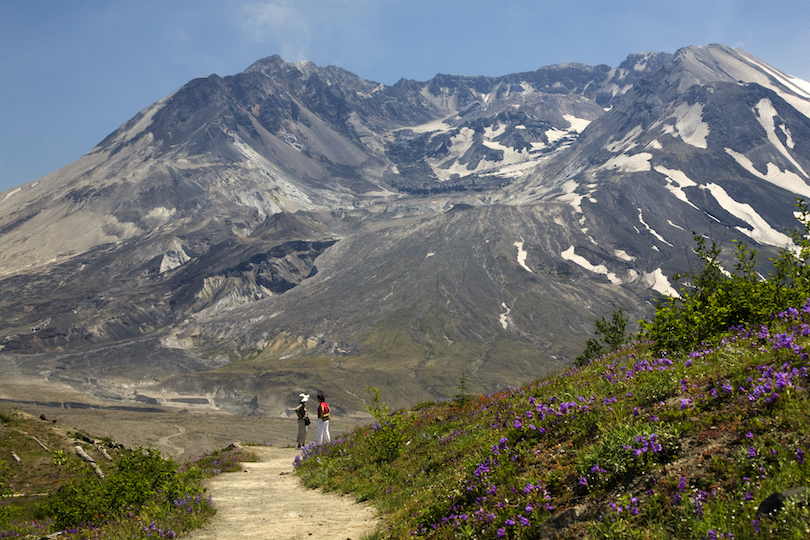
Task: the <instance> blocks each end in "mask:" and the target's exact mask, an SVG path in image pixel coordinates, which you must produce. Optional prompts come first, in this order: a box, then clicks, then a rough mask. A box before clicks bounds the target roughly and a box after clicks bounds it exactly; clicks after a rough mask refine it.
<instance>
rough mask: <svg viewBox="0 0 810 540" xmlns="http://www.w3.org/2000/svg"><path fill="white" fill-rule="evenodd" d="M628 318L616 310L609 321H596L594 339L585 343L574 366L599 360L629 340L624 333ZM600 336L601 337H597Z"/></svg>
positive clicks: (603, 319)
mask: <svg viewBox="0 0 810 540" xmlns="http://www.w3.org/2000/svg"><path fill="white" fill-rule="evenodd" d="M627 323H628V318H627V317H625V316H624V312H623V311H622V310H621V309H618V310H616V311H614V312H613V316H612V319H611V320H610V321H607V320H605V318H604V317H601V318H600V319H599V320H598V321H596V336H597V337H596V338H591V339H589V340H588V341H587V342H586V343H585V351H584V352H583V353H582V354H581V355H580V356H577V358H576V360H574V364H575V365H577V366H584V365H585V364H587V363H588V361H590V360H592V359H593V358H599V357H600V356H602V355H603V354H605V353H609V352H613V351H615V350H616V349H618V348H619V347H621V346H622V345H624V344H625V343H627V341H628V340H629V339H630V338H629V337H628V336H627V334H626V333H625V332H626V328H627ZM599 336H601V337H599Z"/></svg>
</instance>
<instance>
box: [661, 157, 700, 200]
mask: <svg viewBox="0 0 810 540" xmlns="http://www.w3.org/2000/svg"><path fill="white" fill-rule="evenodd" d="M655 171H656V172H658V173H661V174H663V175H664V176H665V177H666V179H667V189H668V190H669V191H670V192H671V193H672V194H673V195H675V196H676V197H677V198H678V199H680V200H682V201H683V202H685V203H686V204H688V205H690V206H692V207H693V208H695V209H698V207H697V206H695V205H694V204H692V203H691V202H690V201H689V198H688V197H687V196H686V193H684V191H683V188H685V187H695V186H697V183H695V182H694V181H692V180H690V179H689V177H688V176H686V174H684V173H683V171H679V170H676V169H667V168H666V167H663V166H661V165H659V166H657V167H656V168H655Z"/></svg>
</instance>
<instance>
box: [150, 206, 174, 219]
mask: <svg viewBox="0 0 810 540" xmlns="http://www.w3.org/2000/svg"><path fill="white" fill-rule="evenodd" d="M176 213H177V209H176V208H172V209H171V210H170V209H168V208H164V207H163V206H156V207H155V208H152V209H151V210H149V213H148V214H146V219H154V220H157V221H167V220H168V219H170V218H171V217H172V216H174V215H175V214H176Z"/></svg>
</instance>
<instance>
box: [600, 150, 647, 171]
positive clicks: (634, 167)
mask: <svg viewBox="0 0 810 540" xmlns="http://www.w3.org/2000/svg"><path fill="white" fill-rule="evenodd" d="M650 159H652V154H650V153H647V152H641V153H640V154H633V155H632V156H628V155H627V154H620V155H618V156H613V157H612V158H610V159H609V160H607V162H605V164H604V165H602V167H601V168H602V169H603V170H611V169H615V170H618V171H620V172H627V173H634V172H645V171H649V170H650V169H651V168H652V166H651V165H650Z"/></svg>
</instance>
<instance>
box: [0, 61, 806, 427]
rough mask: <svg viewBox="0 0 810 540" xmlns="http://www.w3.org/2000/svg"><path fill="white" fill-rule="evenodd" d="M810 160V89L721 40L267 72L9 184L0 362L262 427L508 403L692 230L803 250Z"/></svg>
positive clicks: (647, 309) (623, 301) (253, 69)
mask: <svg viewBox="0 0 810 540" xmlns="http://www.w3.org/2000/svg"><path fill="white" fill-rule="evenodd" d="M808 150H810V83H807V82H805V81H802V80H800V79H796V78H794V77H791V76H789V75H787V74H784V73H782V72H780V71H779V70H777V69H775V68H773V67H771V66H769V65H768V64H766V63H764V62H763V61H761V60H759V59H757V58H755V57H753V56H751V55H749V54H748V53H746V52H744V51H742V50H738V49H730V48H728V47H725V46H723V45H711V46H708V47H688V48H684V49H681V50H679V51H677V52H676V53H675V54H674V55H672V54H666V53H644V54H634V55H630V56H629V57H628V58H627V59H626V60H625V61H624V62H623V63H622V64H621V65H619V66H618V67H616V68H611V67H608V66H595V67H594V66H586V65H582V64H560V65H554V66H549V67H544V68H540V69H538V70H537V71H532V72H527V73H518V74H511V75H505V76H502V77H466V76H455V75H437V76H436V77H434V78H433V79H431V80H430V81H427V82H418V81H412V80H400V81H399V82H397V83H396V84H394V85H393V86H386V85H382V84H377V83H374V82H371V81H367V80H364V79H361V78H360V77H358V76H356V75H354V74H352V73H349V72H347V71H345V70H343V69H341V68H339V67H335V66H329V67H318V66H315V65H314V64H312V63H310V62H300V63H287V62H284V61H283V60H282V59H281V58H279V57H278V56H273V57H269V58H265V59H262V60H259V61H258V62H256V63H254V64H253V65H252V66H250V67H249V68H248V69H246V70H245V71H244V72H242V73H239V74H237V75H234V76H229V77H220V76H217V75H211V76H209V77H204V78H199V79H195V80H193V81H191V82H189V83H188V84H186V85H185V86H183V87H182V88H180V89H178V90H177V91H176V92H174V93H173V94H171V95H170V96H168V97H166V98H164V99H162V100H160V101H159V102H157V103H154V104H152V105H151V106H149V107H147V108H146V109H144V110H143V111H141V112H140V113H139V114H138V115H136V116H135V117H134V118H133V119H132V120H130V121H129V122H127V123H126V124H124V125H123V126H122V127H121V128H119V129H118V130H117V131H115V132H114V133H112V134H111V135H110V136H108V137H107V138H106V139H105V140H104V141H102V142H101V143H100V144H99V145H98V146H97V147H96V148H94V149H93V150H91V151H90V152H89V153H88V154H87V155H85V156H84V157H82V158H80V159H79V160H78V161H76V162H75V163H73V164H71V165H69V166H67V167H65V168H63V169H60V170H58V171H55V172H54V173H52V174H50V175H48V176H45V177H44V178H41V179H40V180H38V181H36V182H32V183H30V184H26V185H23V186H20V187H18V188H15V189H13V190H10V191H7V192H5V193H2V194H0V231H2V235H1V236H0V274H1V277H0V290H1V291H2V294H1V295H0V309H2V313H3V321H4V325H3V328H2V329H0V339H2V342H1V343H2V346H3V349H2V351H0V363H2V364H3V365H4V366H6V367H7V372H8V373H12V374H19V375H22V376H26V377H29V378H30V377H37V378H44V379H47V380H49V381H54V382H64V383H68V384H70V385H72V386H73V387H74V388H76V389H79V390H81V391H84V392H86V393H88V394H91V395H93V396H95V397H96V398H100V399H105V400H117V401H130V400H133V399H140V400H144V399H146V398H145V397H144V396H149V399H150V400H152V401H153V402H158V403H163V404H164V405H168V404H170V403H172V400H175V402H179V403H185V404H188V403H191V402H195V400H198V401H199V402H200V403H206V404H208V405H209V406H217V407H220V408H224V409H226V410H229V411H234V412H240V413H246V412H250V413H256V414H267V415H278V414H282V415H283V414H285V410H286V407H289V406H290V405H292V404H293V402H294V400H295V399H296V396H297V394H298V392H299V391H301V390H304V391H307V393H319V392H324V393H326V394H327V395H330V396H331V400H330V403H333V404H334V406H335V407H336V411H337V412H338V413H340V412H351V411H356V410H362V409H363V408H364V402H363V399H364V389H366V388H369V387H378V388H380V389H381V390H382V392H383V396H384V397H385V398H386V400H387V401H388V403H389V404H392V405H395V406H402V405H413V404H415V403H417V402H419V401H423V400H428V399H434V398H441V397H447V396H452V395H454V394H456V393H458V387H459V381H460V380H463V381H464V384H463V385H462V386H464V387H465V389H469V390H470V391H474V392H489V391H494V390H497V389H499V388H503V387H504V386H506V385H509V384H518V383H520V382H525V381H526V380H528V379H533V378H535V377H537V376H539V375H542V374H545V373H548V372H549V371H552V370H555V369H559V368H561V367H562V366H565V365H567V364H568V363H570V362H571V361H572V359H573V358H574V357H575V356H576V355H577V354H579V353H580V352H582V349H583V346H584V342H585V340H586V339H587V338H588V337H589V333H591V332H592V330H593V321H594V320H595V319H598V318H599V317H600V316H606V315H608V314H610V313H611V312H612V311H613V310H615V309H618V308H622V309H623V310H624V311H625V313H628V314H630V315H631V318H633V319H638V318H642V317H649V316H650V315H651V314H652V309H653V305H654V302H655V301H656V299H657V298H659V297H660V295H662V294H677V292H676V288H677V284H673V283H672V282H671V281H670V279H669V277H668V276H672V275H673V274H674V273H676V272H679V271H684V270H686V269H688V265H689V264H690V253H691V246H692V245H693V240H692V231H695V232H697V233H699V234H703V235H705V236H707V237H710V238H712V239H715V240H717V241H719V242H720V243H721V244H722V245H724V246H725V247H726V248H729V247H730V246H731V241H732V240H734V239H737V238H741V239H743V240H745V241H746V242H748V243H750V244H752V245H753V246H754V247H755V248H756V249H757V250H759V251H762V252H763V253H765V254H769V253H772V252H773V251H774V250H777V249H780V248H784V247H789V246H790V245H791V242H790V239H789V237H788V236H787V235H786V234H785V230H786V229H788V228H790V227H793V226H795V225H796V223H795V220H794V214H793V210H794V209H795V203H796V199H797V197H805V196H807V195H808V194H810V185H809V184H808V181H809V180H810V176H808V172H807V171H810V152H808ZM764 258H765V257H763V259H764ZM0 387H2V385H0Z"/></svg>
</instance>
